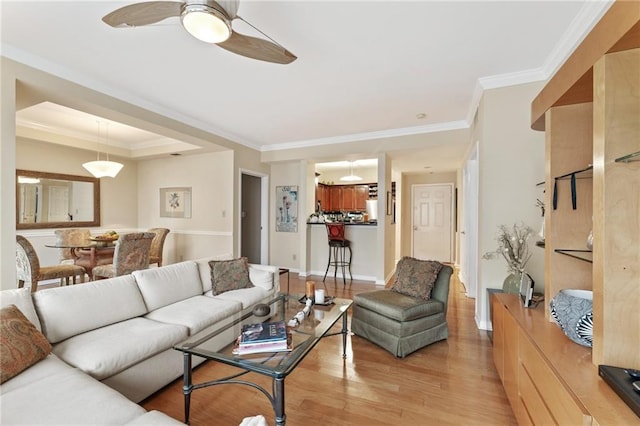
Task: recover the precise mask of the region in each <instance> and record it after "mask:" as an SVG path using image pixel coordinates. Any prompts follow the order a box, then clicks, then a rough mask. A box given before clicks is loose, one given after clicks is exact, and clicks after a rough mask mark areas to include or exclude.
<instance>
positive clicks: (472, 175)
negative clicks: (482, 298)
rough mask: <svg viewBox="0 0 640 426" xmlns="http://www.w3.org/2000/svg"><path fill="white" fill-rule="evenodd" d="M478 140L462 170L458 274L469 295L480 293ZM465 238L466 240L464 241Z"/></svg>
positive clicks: (472, 296)
mask: <svg viewBox="0 0 640 426" xmlns="http://www.w3.org/2000/svg"><path fill="white" fill-rule="evenodd" d="M478 155H479V151H478V141H476V142H475V143H474V144H473V147H472V148H471V150H470V151H469V154H468V155H467V158H466V159H465V162H464V166H463V170H462V185H463V186H462V206H463V209H462V226H461V228H462V230H461V233H462V235H461V237H460V240H461V247H460V256H461V263H460V269H459V273H458V276H459V278H460V281H461V282H462V283H463V284H464V287H465V290H466V295H467V297H471V298H476V297H477V293H478V205H479V204H478V201H479V198H478V191H479V186H478V185H479V179H478V177H479V164H480V162H479V158H478ZM462 240H464V242H462Z"/></svg>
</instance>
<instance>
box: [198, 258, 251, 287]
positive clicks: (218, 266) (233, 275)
mask: <svg viewBox="0 0 640 426" xmlns="http://www.w3.org/2000/svg"><path fill="white" fill-rule="evenodd" d="M209 266H210V267H211V290H212V292H213V295H214V296H215V295H218V294H221V293H224V292H225V291H230V290H239V289H241V288H250V287H253V284H252V283H251V280H250V279H249V261H248V259H247V258H246V257H241V258H240V259H233V260H212V261H210V262H209Z"/></svg>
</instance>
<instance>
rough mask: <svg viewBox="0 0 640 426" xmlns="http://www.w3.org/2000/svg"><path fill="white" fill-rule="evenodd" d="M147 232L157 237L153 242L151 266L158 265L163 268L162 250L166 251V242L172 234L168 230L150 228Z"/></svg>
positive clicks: (150, 254)
mask: <svg viewBox="0 0 640 426" xmlns="http://www.w3.org/2000/svg"><path fill="white" fill-rule="evenodd" d="M147 232H153V233H154V234H155V236H154V237H153V240H152V241H151V250H150V252H149V265H153V264H158V266H162V250H163V249H164V240H165V239H166V238H167V234H168V233H169V232H170V231H169V229H167V228H150V229H149V230H148V231H147Z"/></svg>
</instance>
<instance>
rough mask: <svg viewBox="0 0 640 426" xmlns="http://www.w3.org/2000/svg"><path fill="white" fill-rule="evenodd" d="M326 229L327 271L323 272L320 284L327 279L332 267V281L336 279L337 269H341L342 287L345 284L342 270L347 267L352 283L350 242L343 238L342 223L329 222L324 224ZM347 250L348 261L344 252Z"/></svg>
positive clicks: (345, 280)
mask: <svg viewBox="0 0 640 426" xmlns="http://www.w3.org/2000/svg"><path fill="white" fill-rule="evenodd" d="M325 225H326V227H327V237H328V238H329V261H328V262H327V270H326V271H325V272H324V278H323V279H322V282H324V281H325V280H326V279H327V273H328V272H329V268H330V267H331V266H333V268H334V269H333V279H334V280H335V279H336V276H337V274H338V267H340V268H342V281H343V283H344V285H346V284H347V279H346V278H345V274H344V269H345V267H347V266H348V267H349V277H351V281H353V275H351V257H352V252H351V241H349V240H347V239H346V238H345V237H344V223H342V222H331V223H325ZM346 249H349V260H348V261H347V260H346V256H345V251H346Z"/></svg>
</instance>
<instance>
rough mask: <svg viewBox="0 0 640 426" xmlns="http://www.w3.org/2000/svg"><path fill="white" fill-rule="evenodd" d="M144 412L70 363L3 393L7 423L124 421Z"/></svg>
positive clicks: (119, 422) (107, 423) (60, 423)
mask: <svg viewBox="0 0 640 426" xmlns="http://www.w3.org/2000/svg"><path fill="white" fill-rule="evenodd" d="M41 362H44V361H41ZM62 364H64V363H62ZM30 370H31V369H29V370H27V371H25V372H24V373H22V374H21V375H20V376H22V375H24V374H25V373H29V372H30ZM20 376H18V377H20ZM9 383H11V382H9ZM144 413H145V410H144V408H142V407H140V406H139V405H137V404H135V403H133V402H131V401H129V400H128V399H126V398H125V397H124V396H122V395H121V394H120V393H118V392H116V391H115V390H113V389H111V388H109V387H108V386H106V385H104V384H102V383H100V382H98V381H96V380H94V379H92V378H91V377H89V376H87V375H86V374H84V373H83V372H81V371H79V370H77V369H75V368H71V367H69V366H68V365H65V366H62V365H58V367H57V371H56V372H55V373H53V374H50V375H47V376H45V377H42V378H41V379H39V380H36V381H33V382H30V383H28V384H25V385H24V386H21V387H18V388H14V389H13V390H11V391H10V392H4V393H3V394H2V424H7V425H17V424H22V425H44V424H50V425H84V426H86V425H92V426H98V425H121V424H125V423H127V422H129V421H131V420H134V419H136V418H138V417H140V416H142V415H144Z"/></svg>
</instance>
